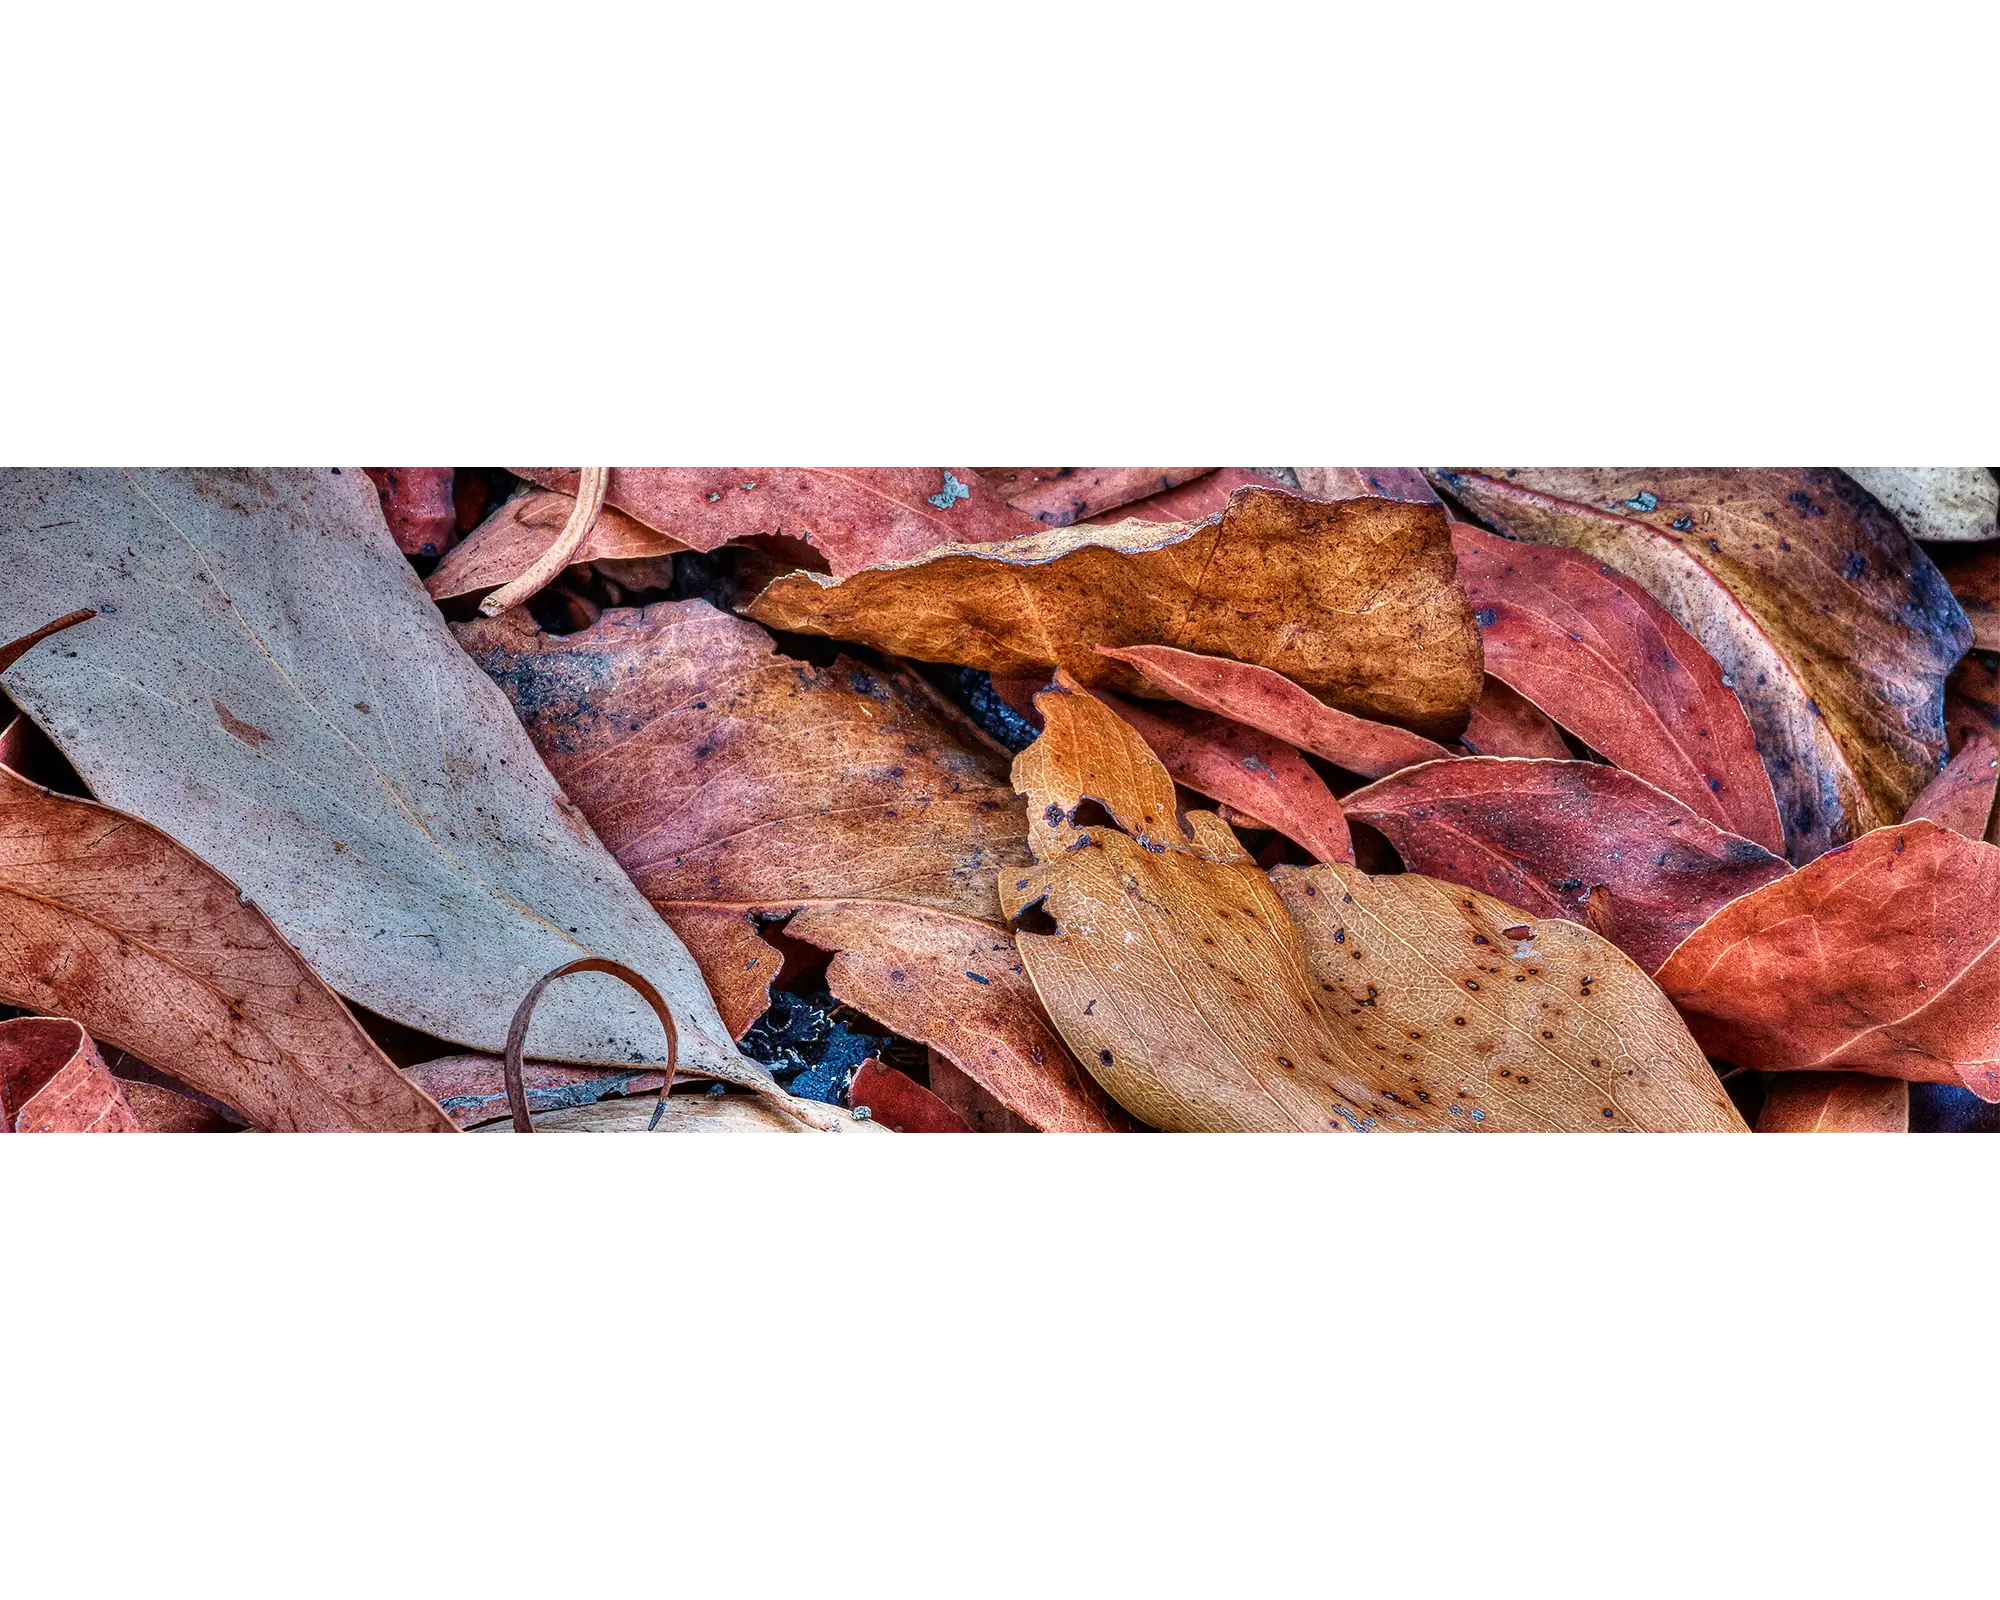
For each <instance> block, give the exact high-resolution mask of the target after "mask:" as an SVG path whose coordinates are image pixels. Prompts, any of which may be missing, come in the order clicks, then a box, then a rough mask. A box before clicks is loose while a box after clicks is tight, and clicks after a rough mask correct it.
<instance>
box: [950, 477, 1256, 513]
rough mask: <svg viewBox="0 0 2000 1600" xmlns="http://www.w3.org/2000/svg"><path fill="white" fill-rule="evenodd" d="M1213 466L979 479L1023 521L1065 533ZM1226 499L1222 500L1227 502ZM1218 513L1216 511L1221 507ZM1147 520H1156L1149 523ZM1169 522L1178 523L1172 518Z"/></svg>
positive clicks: (1186, 481)
mask: <svg viewBox="0 0 2000 1600" xmlns="http://www.w3.org/2000/svg"><path fill="white" fill-rule="evenodd" d="M1214 470H1215V468H1213V467H981V468H979V475H980V476H981V477H982V478H984V479H985V480H986V481H987V482H988V483H989V484H991V485H992V486H993V487H994V488H995V489H996V490H998V491H999V493H1000V494H1001V495H1002V496H1003V497H1004V498H1005V499H1006V501H1007V504H1009V505H1010V506H1012V507H1013V508H1014V509H1015V510H1016V511H1019V512H1021V513H1022V514H1023V515H1024V516H1030V517H1033V518H1034V519H1035V520H1036V521H1037V522H1039V523H1041V524H1042V525H1043V526H1044V527H1051V528H1066V527H1068V526H1069V525H1070V524H1071V523H1072V522H1084V521H1088V520H1090V519H1092V518H1094V517H1099V516H1103V515H1105V514H1106V513H1108V512H1111V511H1118V513H1119V515H1118V517H1117V518H1115V519H1114V520H1116V521H1123V520H1124V519H1125V518H1126V517H1127V516H1130V515H1132V512H1131V511H1130V510H1122V509H1120V508H1122V507H1130V506H1131V505H1132V504H1133V502H1135V501H1143V500H1145V499H1146V498H1147V497H1148V496H1150V495H1164V494H1167V493H1169V492H1171V491H1172V490H1174V489H1176V488H1178V487H1180V486H1181V485H1182V484H1185V483H1189V482H1192V481H1194V480H1195V479H1198V478H1201V477H1203V476H1204V475H1206V474H1207V473H1211V472H1213V471H1214ZM1226 498H1227V497H1226V496H1225V499H1226ZM1215 509H1216V510H1218V511H1220V510H1221V509H1222V507H1221V506H1219V505H1218V506H1217V507H1216V508H1215ZM1146 520H1159V519H1156V518H1149V519H1146ZM1166 520H1167V521H1170V522H1177V521H1180V520H1181V519H1180V518H1178V517H1170V518H1167V519H1166Z"/></svg>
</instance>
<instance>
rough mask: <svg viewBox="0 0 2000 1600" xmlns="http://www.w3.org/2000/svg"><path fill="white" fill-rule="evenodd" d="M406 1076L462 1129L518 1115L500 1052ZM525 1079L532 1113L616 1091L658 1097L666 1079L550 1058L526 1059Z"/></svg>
mask: <svg viewBox="0 0 2000 1600" xmlns="http://www.w3.org/2000/svg"><path fill="white" fill-rule="evenodd" d="M403 1075H404V1076H405V1077H407V1078H408V1079H409V1080H410V1081H411V1082H412V1083H414V1084H415V1085H416V1086H417V1087H418V1088H420V1089H422V1090H423V1091H424V1093H425V1094H427V1095H429V1096H430V1097H431V1098H432V1099H433V1100H435V1101H436V1102H437V1103H438V1104H439V1105H440V1106H442V1107H443V1108H444V1112H445V1115H446V1116H448V1117H450V1118H451V1120H452V1121H453V1122H455V1123H457V1124H458V1126H459V1127H461V1128H476V1127H478V1126H480V1125H481V1124H482V1123H487V1122H503V1121H506V1120H507V1119H509V1118H510V1117H511V1116H512V1115H513V1109H514V1108H513V1103H512V1101H510V1100H509V1099H508V1097H507V1079H506V1074H505V1073H504V1072H503V1071H502V1063H501V1061H500V1058H499V1057H498V1056H480V1055H458V1056H440V1057H439V1058H438V1059H437V1060H435V1061H420V1062H418V1063H417V1064H416V1065H415V1066H411V1067H405V1068H404V1069H403ZM523 1077H524V1078H525V1080H526V1087H527V1091H528V1109H529V1111H530V1112H536V1111H562V1110H565V1109H567V1108H569V1107H572V1106H583V1105H590V1104H592V1103H593V1102H595V1101H598V1100H603V1099H606V1098H608V1097H609V1096H611V1095H647V1096H657V1095H658V1094H659V1092H660V1085H661V1083H662V1082H663V1081H664V1079H663V1078H662V1077H661V1075H660V1074H659V1073H657V1072H605V1071H602V1070H601V1069H599V1068H596V1067H556V1066H551V1065H549V1063H547V1062H546V1061H530V1062H528V1063H526V1064H525V1067H524V1069H523Z"/></svg>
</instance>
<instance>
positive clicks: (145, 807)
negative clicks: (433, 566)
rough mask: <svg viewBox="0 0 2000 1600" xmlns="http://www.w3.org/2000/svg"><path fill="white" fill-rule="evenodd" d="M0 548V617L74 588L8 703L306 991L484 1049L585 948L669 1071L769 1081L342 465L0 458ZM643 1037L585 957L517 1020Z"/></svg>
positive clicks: (552, 1046)
mask: <svg viewBox="0 0 2000 1600" xmlns="http://www.w3.org/2000/svg"><path fill="white" fill-rule="evenodd" d="M0 553H4V555H5V558H6V559H5V560H4V561H0V616H7V617H11V618H17V619H20V620H21V621H22V622H24V623H33V622H38V621H40V620H41V619H42V618H45V617H54V616H58V615H61V614H63V613H65V612H68V611H70V610H73V609H77V608H81V607H94V608H95V609H97V610H98V611H99V612H100V613H101V614H100V615H99V616H97V617H94V618H92V619H91V620H90V621H89V622H87V623H85V624H83V625H81V626H80V627H78V628H75V629H72V630H71V631H70V632H68V633H65V634H63V635H60V636H58V637H57V638H55V639H51V640H48V641H47V642H45V643H43V644H41V645H38V646H37V647H36V648H35V649H34V650H33V651H32V652H31V653H30V654H29V655H28V656H27V657H25V658H24V659H23V660H22V661H20V662H19V663H18V664H16V665H15V666H13V667H12V668H10V669H8V671H7V674H6V679H5V681H6V686H7V689H8V692H9V693H10V694H11V695H12V696H13V698H14V699H15V701H16V702H17V703H18V704H19V705H20V707H21V709H22V710H23V711H25V712H27V713H28V714H29V715H30V716H32V717H33V718H34V719H35V721H36V722H37V723H38V724H40V726H41V727H42V728H43V730H44V731H45V732H47V733H48V734H49V735H50V736H51V737H52V738H53V739H54V741H55V742H56V744H57V745H58V746H59V747H61V749H62V751H63V753H64V754H65V755H67V756H68V757H69V759H70V760H71V761H72V762H73V763H74V764H75V766H76V768H77V770H78V771H79V772H80V773H81V774H82V775H83V777H84V779H85V780H86V781H87V782H88V783H89V784H90V785H91V787H92V789H93V790H94V791H95V792H96V793H97V794H98V795H99V797H101V798H102V799H104V800H106V801H107V802H109V803H111V804H113V805H115V806H117V807H118V808H119V809H121V810H124V811H127V812H131V813H133V814H135V815H138V816H141V817H144V818H146V819H147V820H148V821H150V822H153V823H156V824H157V825H158V826H160V827H161V828H163V829H164V830H165V831H166V832H168V833H170V834H172V835H173V836H174V837H175V838H176V839H178V840H179V841H180V842H181V843H182V844H183V845H185V846H186V847H187V848H188V849H189V850H191V851H192V852H194V853H195V854H196V855H198V856H200V857H201V858H202V859H203V860H205V861H208V862H211V863H213V864H214V865H215V866H216V867H217V868H218V869H219V870H221V871H224V872H227V873H228V874H229V876H230V877H232V878H233V879H235V881H236V882H237V883H238V884H239V885H240V886H241V887H242V889H243V891H244V892H245V893H247V894H248V895H250V896H251V897H252V898H253V899H255V901H256V902H257V904H258V905H259V906H260V907H261V908H262V909H263V910H264V911H265V912H267V913H268V914H269V916H270V918H271V920H272V921H273V922H274V923H275V924H276V925H277V926H278V928H279V929H280V930H281V931H282V932H283V934H284V936H285V938H286V939H287V940H289V941H290V942H291V943H292V944H293V946H294V947H295V948H296V949H297V950H298V952H299V954H300V955H301V956H303V957H304V958H305V960H306V961H307V962H309V963H310V964H311V966H312V968H313V970H314V971H316V972H318V973H319V974H321V975H322V976H323V977H325V978H326V980H327V981H328V982H329V983H331V984H332V985H333V986H334V987H335V988H337V989H339V990H340V991H341V992H343V993H345V994H348V995H350V996H352V997H353V998H354V999H356V1000H358V1001H360V1002H361V1003H362V1004H363V1005H366V1006H367V1007H369V1008H370V1009H371V1010H373V1011H376V1012H379V1013H381V1014H382V1015H384V1016H387V1017H390V1018H391V1019H393V1020H395V1021H397V1022H401V1023H403V1024H405V1025H406V1026H409V1027H412V1028H416V1029H418V1030H419V1031H421V1032H425V1033H429V1034H432V1035H434V1036H436V1037H438V1038H440V1039H445V1040H448V1041H450V1042H452V1043H454V1044H459V1045H463V1046H466V1047H468V1048H472V1049H480V1050H486V1051H489V1052H497V1051H498V1050H499V1049H500V1047H501V1045H502V1043H503V1041H504V1034H505V1028H506V1023H507V1019H508V1017H509V1016H511V1015H512V1013H513V1010H514V1006H515V1004H516V1003H517V1002H518V1001H519V999H520V997H521V994H522V992H523V991H524V990H525V989H526V988H527V986H528V985H529V984H530V983H531V982H533V980H534V978H535V977H536V976H538V975H539V974H540V973H543V972H547V971H549V970H551V969H553V968H554V967H557V966H560V965H563V964H564V963H565V962H567V961H570V960H573V959H575V958H577V957H579V956H583V955H602V956H607V957H610V958H614V959H617V960H620V961H622V962H624V963H625V964H627V965H628V966H631V967H634V968H636V969H637V970H639V971H641V972H644V973H646V974H647V975H648V976H649V977H651V979H652V980H653V981H654V982H655V983H656V984H658V985H659V986H660V988H661V989H662V990H663V991H664V992H666V993H667V994H668V995H669V997H670V998H671V999H672V1001H673V1004H674V1008H675V1012H676V1015H677V1016H678V1018H679V1019H680V1024H681V1044H682V1059H683V1061H684V1062H685V1064H686V1065H687V1067H688V1069H689V1070H691V1071H699V1072H704V1073H707V1074H709V1075H711V1076H714V1077H720V1078H728V1079H731V1080H733V1081H739V1082H743V1083H746V1084H762V1085H768V1084H769V1082H770V1076H769V1074H768V1073H767V1072H765V1071H764V1070H763V1069H762V1068H761V1067H759V1066H758V1065H757V1063H755V1062H751V1061H748V1060H746V1059H745V1058H743V1057H741V1056H739V1055H738V1054H737V1053H736V1051H735V1049H734V1047H733V1045H732V1044H731V1042H730V1039H729V1035H728V1032H727V1031H726V1030H725V1029H724V1027H723V1026H722V1022H721V1019H720V1018H719V1017H718V1016H717V1015H716V1014H715V1008H714V1006H713V1003H712V1002H711V1001H710V1000H709V997H708V993H707V990H706V989H705V988H704V987H703V986H702V982H701V976H700V973H699V971H698V969H697V968H696V966H695V963H694V961H693V959H692V958H691V957H690V956H689V955H688V954H687V952H686V951H685V950H684V949H682V947H681V945H680V943H679V941H678V940H677V939H675V938H674V936H673V933H672V930H671V929H669V928H668V927H667V926H666V925H665V924H664V923H663V922H662V921H661V920H660V918H659V915H658V913H656V912H655V911H654V910H653V909H652V908H651V907H650V906H648V905H647V904H646V903H645V901H644V899H643V898H642V897H641V896H640V895H639V894H638V892H637V891H636V890H635V889H633V887H632V886H631V884H630V883H629V882H628V881H627V880H626V878H625V875H624V874H623V873H622V872H621V871H620V870H619V869H618V865H617V863H616V862H615V861H613V860H612V859H611V857H610V856H609V854H607V853H606V851H605V850H604V848H603V847H602V846H601V845H600V844H599V843H598V842H597V840H596V838H595V837H594V836H593V835H592V834H591V832H590V829H589V827H588V826H587V825H586V824H585V823H584V822H583V820H582V818H581V817H579V816H578V815H577V813H576V811H575V809H574V807H571V806H570V805H568V804H567V802H566V801H565V800H564V799H563V797H562V795H561V793H560V792H559V791H558V790H557V788H556V786H555V783H554V781H553V780H552V779H551V778H550V777H549V775H548V772H547V770H546V769H545V768H544V767H543V766H542V764H541V762H540V760H539V759H538V758H537V757H536V755H535V752H534V748H533V746H532V745H530V744H529V742H528V738H527V735H526V734H525V733H524V732H523V731H522V729H521V726H520V723H519V721H518V719H517V718H516V717H515V716H514V713H513V711H512V709H511V708H510V707H509V706H508V704H507V701H506V699H505V697H504V696H502V695H501V694H499V693H498V692H497V691H496V690H495V689H494V687H493V685H492V684H491V683H489V682H488V681H487V680H486V679H485V678H484V677H483V676H482V675H481V674H480V673H479V672H478V671H477V670H476V669H475V668H474V667H473V666H472V664H471V663H470V662H468V661H467V660H466V658H465V655H464V653H463V652H462V651H461V650H460V649H459V648H458V645H457V643H456V642H455V641H454V640H453V638H452V636H451V633H450V630H449V628H448V627H447V626H446V624H445V622H444V620H443V618H442V617H440V616H439V615H438V612H437V608H436V607H435V606H434V605H432V604H431V602H430V599H429V597H428V596H426V595H425V593H424V591H423V588H422V585H421V584H419V583H418V581H417V579H416V576H415V574H414V573H413V572H412V571H411V570H410V567H409V563H408V562H407V561H406V560H405V559H404V558H403V557H402V556H401V555H400V554H399V553H398V552H397V550H396V548H395V546H394V544H393V543H392V542H391V541H390V539H389V537H388V534H387V532H386V530H385V529H384V527H383V524H382V516H381V510H380V507H379V505H378V504H377V502H376V497H375V492H374V490H373V488H372V487H371V486H370V485H369V483H368V481H367V480H366V479H365V478H364V477H362V476H361V474H360V473H359V472H357V471H354V470H352V469H350V470H348V471H347V472H346V473H344V474H341V473H337V472H326V471H319V470H280V471H173V472H129V473H127V472H68V471H62V472H56V471H11V472H8V473H6V474H4V475H0ZM37 1009H46V1008H43V1007H38V1008H37ZM99 1036H100V1037H102V1036H103V1035H102V1033H101V1032H100V1034H99ZM121 1042H122V1041H121ZM660 1050H661V1041H660V1033H659V1027H658V1024H657V1023H656V1022H655V1021H654V1019H653V1016H652V1014H651V1013H650V1012H649V1011H647V1010H646V1009H645V1007H644V1005H643V1004H642V1003H641V1002H639V1001H638V1000H637V999H636V998H635V997H634V996H632V995H630V994H629V993H627V992H626V991H625V990H624V989H623V987H622V986H620V985H618V984H617V983H615V982H614V981H613V980H610V979H608V978H600V977H596V976H593V977H590V978H587V979H583V980H580V981H579V982H578V983H576V984H575V985H573V986H569V987H566V988H565V989H564V991H563V992H562V993H561V994H559V995H555V996H552V997H551V999H550V1003H549V1004H548V1005H546V1006H544V1007H543V1008H542V1010H541V1012H540V1013H539V1014H538V1015H537V1016H536V1019H535V1030H534V1033H533V1034H532V1035H531V1037H530V1039H529V1051H530V1053H531V1054H533V1055H534V1056H536V1057H538V1058H540V1059H546V1060H558V1061H569V1062H578V1063H586V1064H588V1063H598V1064H604V1065H610V1066H619V1067H623V1066H629V1065H631V1064H633V1063H634V1062H639V1063H650V1062H653V1061H656V1060H658V1059H659V1052H660ZM139 1053H141V1054H144V1053H145V1052H144V1049H143V1042H142V1046H141V1049H140V1051H139ZM162 1065H163V1066H168V1067H169V1068H171V1064H170V1063H162ZM188 1081H190V1082H193V1081H194V1080H192V1079H189V1080H188ZM197 1086H198V1087H199V1085H197ZM205 1092H206V1091H205ZM218 1098H224V1099H226V1098H227V1096H224V1095H218ZM231 1103H234V1102H231ZM239 1109H242V1108H239ZM245 1114H246V1115H247V1114H248V1112H247V1110H246V1112H245Z"/></svg>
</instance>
